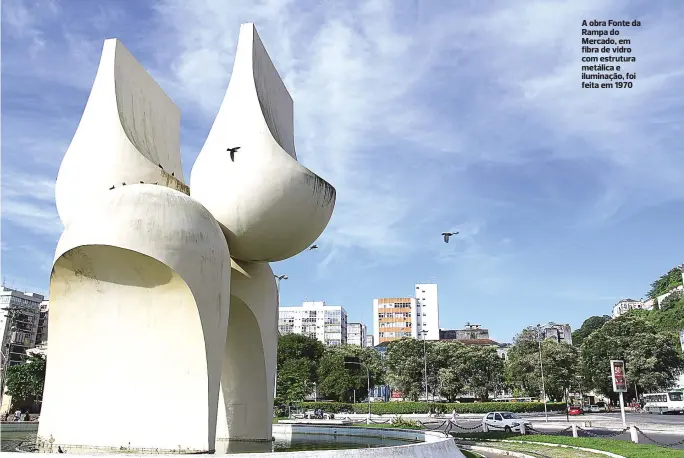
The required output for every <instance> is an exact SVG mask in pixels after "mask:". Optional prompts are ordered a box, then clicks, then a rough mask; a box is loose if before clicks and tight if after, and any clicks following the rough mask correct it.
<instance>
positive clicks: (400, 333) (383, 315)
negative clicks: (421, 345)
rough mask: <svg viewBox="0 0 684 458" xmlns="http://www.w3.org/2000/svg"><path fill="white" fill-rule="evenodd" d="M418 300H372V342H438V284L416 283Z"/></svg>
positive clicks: (409, 298) (404, 298) (407, 298)
mask: <svg viewBox="0 0 684 458" xmlns="http://www.w3.org/2000/svg"><path fill="white" fill-rule="evenodd" d="M415 292H416V296H415V297H386V298H380V299H374V300H373V343H374V344H375V346H376V347H377V346H378V345H380V344H382V343H383V342H391V341H392V340H396V339H401V338H402V337H413V338H414V339H426V340H439V301H438V300H437V285H436V284H434V283H418V284H416V289H415Z"/></svg>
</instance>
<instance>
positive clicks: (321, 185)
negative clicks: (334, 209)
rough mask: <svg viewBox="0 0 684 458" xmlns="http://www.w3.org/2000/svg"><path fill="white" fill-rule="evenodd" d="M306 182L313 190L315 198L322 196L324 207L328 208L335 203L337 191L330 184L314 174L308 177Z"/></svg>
mask: <svg viewBox="0 0 684 458" xmlns="http://www.w3.org/2000/svg"><path fill="white" fill-rule="evenodd" d="M306 182H307V184H308V185H309V186H311V189H313V194H314V195H315V196H322V199H321V200H322V202H323V204H322V205H321V206H322V207H327V206H330V205H332V204H334V203H335V196H336V191H335V188H334V187H333V186H332V185H331V184H330V183H328V182H327V181H325V180H324V179H323V178H321V177H319V176H318V175H315V174H313V173H309V174H307V175H306Z"/></svg>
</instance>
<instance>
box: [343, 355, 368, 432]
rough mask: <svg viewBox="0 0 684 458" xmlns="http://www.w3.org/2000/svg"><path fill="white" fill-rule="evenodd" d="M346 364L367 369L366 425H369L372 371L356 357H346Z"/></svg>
mask: <svg viewBox="0 0 684 458" xmlns="http://www.w3.org/2000/svg"><path fill="white" fill-rule="evenodd" d="M344 364H357V365H359V366H361V367H363V368H364V369H366V379H367V381H368V418H367V419H366V424H367V425H369V424H370V422H371V390H370V371H369V370H368V366H366V365H365V364H364V363H362V362H361V361H360V360H359V359H358V358H355V357H345V358H344Z"/></svg>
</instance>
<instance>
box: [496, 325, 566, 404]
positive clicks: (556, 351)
mask: <svg viewBox="0 0 684 458" xmlns="http://www.w3.org/2000/svg"><path fill="white" fill-rule="evenodd" d="M539 353H540V352H539V342H538V341H536V340H530V339H526V338H524V339H517V340H516V343H515V345H513V347H511V349H510V350H509V352H508V361H507V362H506V378H507V381H508V384H509V386H516V387H519V389H520V391H521V392H523V393H524V394H525V395H527V396H532V397H537V396H538V397H540V398H541V396H542V380H541V364H540V359H539ZM541 358H542V359H541V361H542V363H543V365H544V387H543V388H544V390H545V391H546V395H547V396H548V397H549V399H551V400H552V401H561V400H562V399H563V398H564V395H565V393H566V391H567V390H568V389H569V388H570V387H571V385H572V382H573V381H574V380H575V377H576V375H578V373H579V350H578V349H577V348H576V347H573V346H572V345H568V344H566V343H563V342H561V343H559V342H557V341H555V340H552V339H545V340H543V341H542V343H541Z"/></svg>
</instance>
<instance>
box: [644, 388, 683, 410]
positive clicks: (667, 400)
mask: <svg viewBox="0 0 684 458" xmlns="http://www.w3.org/2000/svg"><path fill="white" fill-rule="evenodd" d="M644 401H645V405H644V410H645V411H646V412H648V413H658V414H660V415H662V414H664V413H669V412H672V413H684V392H681V391H670V392H668V393H650V394H645V395H644Z"/></svg>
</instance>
